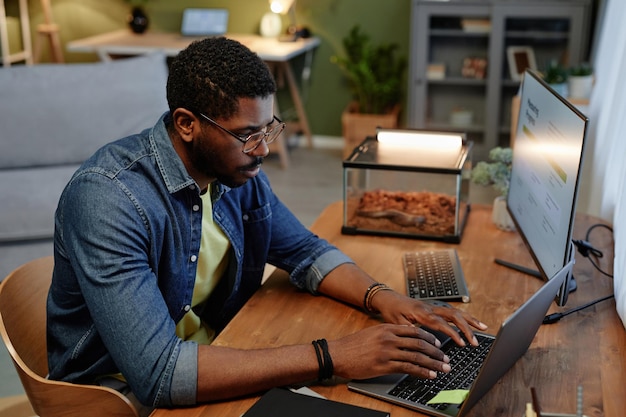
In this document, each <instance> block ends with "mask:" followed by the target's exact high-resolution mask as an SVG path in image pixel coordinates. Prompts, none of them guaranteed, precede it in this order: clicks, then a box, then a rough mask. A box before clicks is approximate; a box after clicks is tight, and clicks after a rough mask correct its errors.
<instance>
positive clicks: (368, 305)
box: [363, 282, 391, 313]
mask: <svg viewBox="0 0 626 417" xmlns="http://www.w3.org/2000/svg"><path fill="white" fill-rule="evenodd" d="M386 290H387V291H391V288H389V287H388V286H387V285H385V284H383V283H382V282H377V283H374V284H372V285H370V286H369V287H367V290H366V291H365V297H364V298H363V308H365V310H366V311H369V312H370V313H376V312H377V311H376V310H374V308H373V307H372V298H374V295H376V293H378V292H379V291H386Z"/></svg>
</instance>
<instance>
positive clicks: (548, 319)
mask: <svg viewBox="0 0 626 417" xmlns="http://www.w3.org/2000/svg"><path fill="white" fill-rule="evenodd" d="M611 298H613V294H611V295H607V296H606V297H602V298H599V299H597V300H594V301H591V302H589V303H587V304H583V305H581V306H579V307H576V308H572V309H571V310H567V311H564V312H563V313H553V314H549V315H547V316H545V317H544V319H543V324H552V323H556V322H557V321H559V320H561V319H562V318H563V317H565V316H568V315H570V314H572V313H575V312H577V311H580V310H582V309H585V308H587V307H591V306H592V305H595V304H598V303H599V302H601V301H606V300H609V299H611Z"/></svg>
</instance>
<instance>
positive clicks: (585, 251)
mask: <svg viewBox="0 0 626 417" xmlns="http://www.w3.org/2000/svg"><path fill="white" fill-rule="evenodd" d="M597 227H604V228H606V229H608V230H609V231H611V233H613V228H612V227H611V226H608V225H606V224H603V223H597V224H594V225H592V226H591V227H589V229H587V234H586V235H585V240H574V239H572V242H573V243H574V245H575V246H576V249H577V250H578V253H580V254H581V255H582V256H584V257H585V258H587V259H589V262H591V265H593V267H594V268H595V269H596V270H598V271H599V272H600V273H601V274H603V275H606V276H607V277H609V278H613V275H611V274H609V273H607V272H604V271H603V270H602V269H600V267H599V266H598V265H597V264H596V263H595V262H594V261H593V259H592V257H594V258H602V257H603V256H604V254H603V253H602V251H601V250H599V249H596V248H594V247H593V245H592V244H591V243H589V237H590V235H591V231H592V230H593V229H595V228H597ZM613 297H614V295H613V294H611V295H607V296H606V297H602V298H599V299H597V300H594V301H591V302H589V303H587V304H584V305H582V306H579V307H575V308H572V309H570V310H567V311H564V312H562V313H553V314H549V315H547V316H545V317H544V319H543V324H552V323H556V322H557V321H559V320H561V319H562V318H563V317H565V316H568V315H570V314H572V313H575V312H577V311H580V310H583V309H585V308H587V307H591V306H592V305H595V304H597V303H599V302H602V301H606V300H609V299H611V298H613Z"/></svg>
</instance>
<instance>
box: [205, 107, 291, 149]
mask: <svg viewBox="0 0 626 417" xmlns="http://www.w3.org/2000/svg"><path fill="white" fill-rule="evenodd" d="M200 116H202V117H204V118H205V119H207V120H208V121H209V122H210V123H211V124H213V125H214V126H216V127H218V128H220V129H221V130H223V131H224V132H226V133H228V134H229V135H231V136H232V137H234V138H235V139H237V140H238V141H239V142H243V153H249V152H252V151H253V150H255V149H256V148H258V147H259V145H260V144H261V141H263V139H265V143H267V144H270V143H272V142H274V141H275V140H276V138H277V137H278V135H280V134H281V132H282V131H283V130H284V129H285V123H284V122H283V121H282V120H280V119H279V118H278V117H276V116H274V119H273V120H272V123H274V122H275V121H276V122H278V124H277V125H274V126H271V127H269V126H266V127H264V128H263V129H261V130H259V131H258V132H254V133H251V134H249V135H238V134H236V133H234V132H231V131H230V130H228V129H226V128H225V127H223V126H221V125H220V124H219V123H217V122H216V121H215V120H213V119H211V118H210V117H209V116H207V115H205V114H202V113H200Z"/></svg>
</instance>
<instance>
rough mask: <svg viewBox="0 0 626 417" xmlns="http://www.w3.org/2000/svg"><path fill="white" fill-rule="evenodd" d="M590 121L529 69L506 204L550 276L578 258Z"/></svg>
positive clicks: (563, 295)
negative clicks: (577, 224) (576, 232)
mask: <svg viewBox="0 0 626 417" xmlns="http://www.w3.org/2000/svg"><path fill="white" fill-rule="evenodd" d="M587 122H588V119H587V117H586V116H585V115H584V114H582V113H581V112H580V111H579V110H578V109H576V107H574V106H573V105H572V104H571V103H569V102H568V101H567V100H565V99H564V98H563V97H561V96H560V95H559V94H557V93H556V92H555V91H554V90H552V89H551V88H550V87H549V86H548V85H547V84H546V83H545V82H544V81H543V80H542V79H541V77H540V76H539V75H538V74H537V73H536V72H534V71H532V70H527V71H526V72H525V74H524V78H523V81H522V86H521V99H520V110H519V118H518V124H517V130H516V134H515V139H514V142H513V144H512V146H513V164H512V169H511V182H510V187H509V193H508V196H507V208H508V211H509V213H510V214H511V217H512V218H513V221H514V223H515V225H516V227H517V230H518V231H519V233H520V235H521V236H522V238H523V240H524V242H525V243H526V245H527V247H528V249H529V250H530V253H531V255H532V257H533V259H534V261H535V263H536V264H537V266H538V268H539V272H540V273H541V276H542V277H543V278H544V279H546V280H548V279H550V278H552V277H553V276H554V275H555V274H556V273H557V272H558V271H559V270H560V269H561V268H562V267H563V266H564V265H566V264H567V263H568V261H569V260H570V259H571V258H572V257H573V256H574V251H573V249H572V248H573V244H572V242H571V241H572V229H573V227H574V216H575V213H576V197H577V194H578V185H579V182H580V181H579V177H580V173H581V168H582V157H583V149H584V143H585V134H586V129H587ZM570 279H571V277H568V279H567V280H566V283H565V284H564V285H563V287H562V288H561V290H560V291H559V294H557V299H556V301H557V304H559V305H564V304H565V303H566V302H567V295H568V293H569V288H570Z"/></svg>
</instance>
